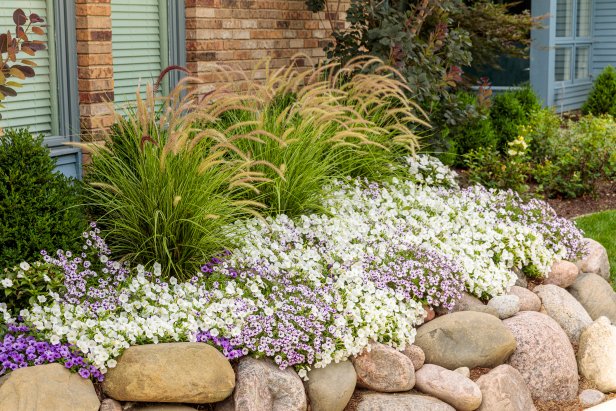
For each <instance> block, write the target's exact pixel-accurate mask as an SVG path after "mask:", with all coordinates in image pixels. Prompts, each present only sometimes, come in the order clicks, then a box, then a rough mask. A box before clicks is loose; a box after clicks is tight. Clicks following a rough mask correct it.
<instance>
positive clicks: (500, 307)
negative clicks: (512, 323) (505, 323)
mask: <svg viewBox="0 0 616 411" xmlns="http://www.w3.org/2000/svg"><path fill="white" fill-rule="evenodd" d="M488 307H492V308H494V309H495V310H496V313H497V314H498V318H500V319H501V320H504V319H505V318H509V317H513V316H514V315H516V313H517V312H518V311H520V299H519V298H518V296H517V295H497V296H496V297H493V298H492V299H491V300H490V301H488Z"/></svg>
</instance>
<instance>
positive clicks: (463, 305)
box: [435, 292, 498, 317]
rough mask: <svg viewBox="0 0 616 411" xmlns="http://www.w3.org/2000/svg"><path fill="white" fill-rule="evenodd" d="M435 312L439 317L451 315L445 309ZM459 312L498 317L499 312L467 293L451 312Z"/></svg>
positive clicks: (437, 308)
mask: <svg viewBox="0 0 616 411" xmlns="http://www.w3.org/2000/svg"><path fill="white" fill-rule="evenodd" d="M435 311H436V313H437V314H438V315H446V314H449V312H448V311H447V310H446V309H445V308H443V307H436V308H435ZM459 311H475V312H480V313H486V314H490V315H493V316H495V317H498V312H497V311H496V310H495V309H494V308H493V307H488V306H487V305H485V304H484V303H482V302H481V300H480V299H479V298H477V297H475V296H474V295H470V294H469V293H466V292H463V293H462V298H460V299H459V300H458V301H457V302H456V305H455V307H454V308H453V310H451V312H452V313H455V312H459Z"/></svg>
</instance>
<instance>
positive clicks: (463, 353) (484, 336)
mask: <svg viewBox="0 0 616 411" xmlns="http://www.w3.org/2000/svg"><path fill="white" fill-rule="evenodd" d="M415 345H418V346H419V347H420V348H421V349H422V350H423V351H424V353H425V354H426V362H427V363H429V364H436V365H440V366H441V367H445V368H447V369H450V370H455V369H456V368H459V367H468V368H475V367H487V368H493V367H496V366H498V365H500V364H502V363H504V362H505V361H506V360H507V358H509V356H510V355H511V353H513V351H514V350H515V347H516V344H515V339H514V338H513V334H511V332H510V331H509V330H508V329H507V328H506V327H505V326H503V323H502V322H501V321H500V320H499V319H498V318H497V317H496V316H493V315H490V314H485V313H480V312H475V311H462V312H457V313H452V314H448V315H444V316H442V317H437V318H435V319H434V320H432V321H430V322H429V323H427V324H424V325H422V326H421V327H419V329H418V330H417V336H416V338H415Z"/></svg>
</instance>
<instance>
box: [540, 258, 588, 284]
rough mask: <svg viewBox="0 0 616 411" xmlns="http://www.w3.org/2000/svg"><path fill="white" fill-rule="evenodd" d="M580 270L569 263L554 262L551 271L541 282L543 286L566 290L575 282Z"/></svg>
mask: <svg viewBox="0 0 616 411" xmlns="http://www.w3.org/2000/svg"><path fill="white" fill-rule="evenodd" d="M579 273H580V269H579V268H578V266H577V265H575V264H573V263H572V262H569V261H556V262H555V263H554V264H552V269H551V270H550V274H549V275H548V278H546V279H545V280H543V283H544V284H554V285H557V286H559V287H562V288H567V287H569V286H570V285H571V284H573V283H574V282H575V279H576V278H577V276H578V274H579Z"/></svg>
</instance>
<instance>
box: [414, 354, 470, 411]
mask: <svg viewBox="0 0 616 411" xmlns="http://www.w3.org/2000/svg"><path fill="white" fill-rule="evenodd" d="M416 379H417V381H416V383H415V388H416V389H417V390H419V391H421V392H423V393H425V394H428V395H430V396H431V397H435V398H438V399H439V400H441V401H444V402H446V403H447V404H449V405H451V406H452V407H454V408H455V409H456V410H458V411H473V410H476V409H477V408H478V407H479V405H481V390H480V389H479V386H478V385H477V384H475V383H474V382H473V381H471V380H470V379H468V378H467V377H465V376H463V375H462V374H460V373H457V372H455V371H450V370H448V369H446V368H443V367H440V366H438V365H434V364H425V365H424V366H423V367H422V368H421V370H419V371H417V374H416Z"/></svg>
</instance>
